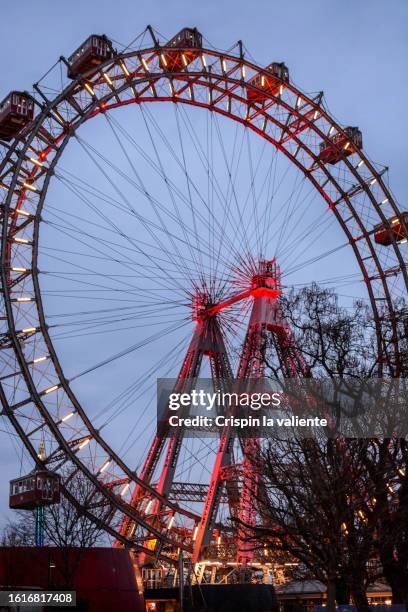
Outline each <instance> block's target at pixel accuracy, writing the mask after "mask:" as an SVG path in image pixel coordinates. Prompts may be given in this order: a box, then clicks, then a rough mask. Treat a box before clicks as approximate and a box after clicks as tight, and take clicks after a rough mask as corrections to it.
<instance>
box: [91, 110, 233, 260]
mask: <svg viewBox="0 0 408 612" xmlns="http://www.w3.org/2000/svg"><path fill="white" fill-rule="evenodd" d="M112 123H113V121H112ZM122 129H123V128H122ZM125 134H126V132H125ZM131 143H132V144H134V142H133V140H132V141H131ZM83 144H84V143H83ZM87 147H88V148H90V150H92V151H93V152H94V153H95V155H97V156H98V157H100V158H101V159H102V160H103V161H104V163H107V164H108V165H109V166H110V167H113V169H114V170H115V172H116V173H117V174H119V175H120V176H122V178H124V179H125V180H127V181H130V183H131V184H132V185H133V186H135V185H136V187H139V186H138V185H137V184H136V183H135V182H134V181H132V180H130V179H129V177H128V176H127V175H126V174H124V173H123V171H122V170H121V169H120V168H117V166H115V165H114V164H112V162H109V161H108V160H107V159H106V157H105V156H103V155H102V154H101V153H100V152H99V151H97V150H96V149H95V148H94V147H92V146H91V145H89V144H87ZM136 148H137V150H139V149H138V147H137V146H136ZM89 154H90V153H89ZM143 157H144V158H147V160H148V162H149V164H150V165H151V166H152V165H153V167H154V162H152V160H151V158H150V157H148V156H147V155H146V153H145V152H143ZM93 160H94V158H93ZM94 162H95V163H96V164H97V162H96V161H95V160H94ZM97 165H98V167H100V165H99V164H97ZM101 171H102V172H103V170H101ZM158 172H159V174H160V175H161V173H160V168H159V169H158ZM105 174H106V173H105ZM161 176H162V175H161ZM162 178H163V180H164V181H165V183H166V185H167V186H169V187H171V189H172V190H174V191H175V193H176V195H177V196H178V197H179V199H180V201H181V202H184V204H186V205H187V206H188V200H187V198H186V197H185V196H184V194H183V193H182V192H181V191H180V190H179V189H178V188H177V187H176V186H175V185H174V183H173V182H172V181H171V180H170V179H168V177H167V176H165V175H164V176H162ZM195 189H196V192H197V193H198V195H200V194H199V191H198V190H197V188H195ZM139 190H140V187H139ZM142 195H143V196H144V197H147V196H146V193H145V191H144V190H142ZM149 196H150V197H149V198H148V199H149V201H150V199H153V198H152V195H151V194H149ZM200 197H201V196H200ZM201 201H202V203H203V204H204V205H206V203H205V200H203V199H202V198H201ZM154 202H155V205H156V207H157V208H158V209H160V210H161V211H162V212H163V213H164V214H166V215H167V216H168V217H169V219H171V220H173V221H176V222H177V223H178V224H180V220H179V219H178V218H177V216H175V215H174V213H172V212H171V211H169V209H168V208H166V207H165V206H164V205H163V204H161V203H160V202H159V201H158V200H157V198H154ZM128 207H129V205H128ZM196 214H197V215H198V217H199V218H200V221H201V222H203V220H204V222H205V218H204V217H203V215H202V214H201V213H200V212H197V211H196ZM139 216H140V215H139ZM181 225H182V227H183V230H185V231H187V232H189V233H191V232H192V230H191V228H188V227H187V226H186V225H185V222H184V221H182V222H181ZM218 231H219V232H220V234H219V235H220V237H221V236H223V234H222V228H219V229H218ZM166 232H167V230H166ZM179 240H180V238H179ZM200 249H202V247H200Z"/></svg>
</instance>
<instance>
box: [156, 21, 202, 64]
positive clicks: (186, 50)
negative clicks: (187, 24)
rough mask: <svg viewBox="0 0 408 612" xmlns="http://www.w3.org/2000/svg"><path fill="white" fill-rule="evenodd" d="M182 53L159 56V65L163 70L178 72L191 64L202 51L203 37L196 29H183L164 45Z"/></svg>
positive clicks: (175, 52) (167, 53)
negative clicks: (200, 50)
mask: <svg viewBox="0 0 408 612" xmlns="http://www.w3.org/2000/svg"><path fill="white" fill-rule="evenodd" d="M165 46H166V47H172V48H174V49H180V50H182V51H167V50H166V52H165V53H162V54H161V55H160V65H161V67H162V68H163V70H169V71H171V72H178V71H180V70H183V69H184V68H186V67H187V66H188V65H189V64H191V62H193V61H194V60H195V59H196V58H197V57H198V54H199V51H197V49H202V46H203V37H202V35H201V34H200V32H199V31H198V30H197V28H183V29H182V30H180V32H179V33H178V34H176V36H173V38H171V39H170V40H169V41H168V42H167V43H166V45H165Z"/></svg>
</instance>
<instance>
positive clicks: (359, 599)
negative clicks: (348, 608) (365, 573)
mask: <svg viewBox="0 0 408 612" xmlns="http://www.w3.org/2000/svg"><path fill="white" fill-rule="evenodd" d="M350 590H351V596H352V598H353V602H354V605H355V606H356V608H357V610H358V612H369V610H370V607H369V605H368V599H367V593H366V589H365V587H364V585H363V584H362V581H360V580H359V581H358V582H357V581H355V582H354V581H353V583H352V584H351V585H350Z"/></svg>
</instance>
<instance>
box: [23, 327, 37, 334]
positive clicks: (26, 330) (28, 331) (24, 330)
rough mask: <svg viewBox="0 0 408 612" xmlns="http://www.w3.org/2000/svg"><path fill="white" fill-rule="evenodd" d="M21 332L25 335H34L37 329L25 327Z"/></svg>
mask: <svg viewBox="0 0 408 612" xmlns="http://www.w3.org/2000/svg"><path fill="white" fill-rule="evenodd" d="M21 331H22V332H23V334H32V333H33V332H35V331H37V328H36V327H25V328H24V329H22V330H21Z"/></svg>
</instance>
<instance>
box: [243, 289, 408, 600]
mask: <svg viewBox="0 0 408 612" xmlns="http://www.w3.org/2000/svg"><path fill="white" fill-rule="evenodd" d="M282 308H283V311H284V315H285V317H286V319H287V320H288V321H289V324H290V327H291V328H292V330H293V332H294V337H295V341H296V344H297V347H298V349H299V351H301V353H302V355H303V356H304V358H305V360H306V362H307V365H308V367H309V369H310V372H311V375H312V376H313V377H314V378H318V379H319V378H329V379H341V380H344V381H347V380H350V379H351V380H356V379H357V380H368V379H370V378H371V377H373V376H378V374H379V373H381V372H383V373H384V374H386V375H387V376H390V377H395V376H405V375H406V373H408V367H407V361H406V356H407V354H408V350H407V338H406V321H407V318H406V317H407V311H406V306H405V304H404V303H403V302H401V303H399V304H398V305H397V309H396V314H395V317H394V319H393V320H391V321H390V320H389V319H387V318H386V317H383V320H382V327H383V329H382V336H381V337H382V343H381V346H380V350H379V345H378V342H377V334H376V332H377V329H376V327H375V325H374V323H373V320H372V316H371V313H370V311H369V309H368V308H367V307H366V306H365V305H364V304H362V303H361V302H357V303H356V304H355V305H354V307H353V308H352V309H345V308H342V307H340V306H339V303H338V299H337V297H336V295H335V294H334V293H333V292H331V291H329V290H325V289H320V288H319V287H317V286H312V287H309V288H305V289H302V290H301V291H298V292H292V294H291V295H289V297H288V298H287V299H286V300H284V301H283V304H282ZM396 335H398V336H399V340H400V347H401V348H400V352H399V353H398V354H396V353H395V351H394V350H393V346H394V340H395V338H396ZM273 349H274V346H273V341H270V340H269V339H268V338H267V337H266V341H265V347H264V359H265V364H266V366H267V368H269V371H270V373H271V375H273V376H274V377H276V376H278V377H279V376H281V375H282V371H281V366H280V363H279V360H278V358H277V356H276V354H275V352H274V350H273ZM406 449H407V447H406V445H405V442H404V441H403V440H401V439H396V440H395V439H394V440H389V439H387V440H376V439H374V440H373V439H344V438H338V439H337V440H335V439H327V438H324V437H323V438H321V439H319V440H316V439H315V440H301V439H292V440H274V441H273V442H272V443H270V444H269V446H268V447H267V448H266V449H265V450H264V452H263V453H262V454H261V457H260V458H258V460H257V461H256V465H255V466H254V469H255V470H258V471H260V472H261V474H262V480H263V483H264V488H265V491H266V494H265V491H264V492H263V495H262V496H260V499H259V500H258V504H259V507H260V514H261V517H262V527H259V526H258V527H257V528H256V529H255V531H254V533H253V539H254V541H256V542H265V541H266V542H268V545H269V546H274V547H275V548H277V549H279V550H284V551H288V552H289V553H290V554H291V555H293V556H294V557H295V558H296V559H298V560H299V562H301V563H302V564H303V565H304V566H305V567H307V568H308V570H309V571H310V572H311V573H312V574H313V575H314V576H315V577H316V578H318V579H320V580H322V581H323V582H325V583H326V584H327V587H328V595H329V601H330V603H331V606H333V602H334V598H335V597H336V598H337V601H338V602H339V603H346V602H347V591H349V592H351V594H352V597H353V600H354V602H355V603H356V605H357V607H358V609H359V610H367V609H368V603H367V597H366V587H367V584H368V582H369V581H370V580H372V579H373V578H374V577H375V576H374V575H373V574H370V573H369V569H368V568H369V567H370V562H371V561H375V559H380V560H381V563H382V566H383V569H384V575H385V576H386V578H387V579H388V580H389V583H390V585H391V587H392V589H393V596H394V602H402V601H404V602H406V595H407V593H406V585H407V584H408V573H407V569H408V565H407V562H408V535H407V534H408V520H407V518H408V517H407V487H408V483H407V479H406V476H405V474H406V473H407V467H408V466H407V465H406V459H407V450H406ZM390 483H391V484H390ZM394 485H395V486H394ZM390 489H391V490H390ZM373 565H375V564H373ZM396 573H397V574H398V578H396V577H395V574H396ZM335 592H337V594H336V595H335ZM341 592H343V593H344V594H345V595H344V596H343V597H342V596H341Z"/></svg>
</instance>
